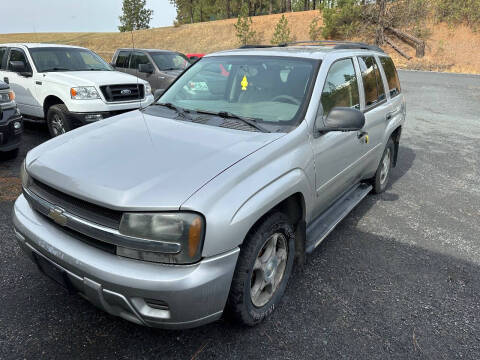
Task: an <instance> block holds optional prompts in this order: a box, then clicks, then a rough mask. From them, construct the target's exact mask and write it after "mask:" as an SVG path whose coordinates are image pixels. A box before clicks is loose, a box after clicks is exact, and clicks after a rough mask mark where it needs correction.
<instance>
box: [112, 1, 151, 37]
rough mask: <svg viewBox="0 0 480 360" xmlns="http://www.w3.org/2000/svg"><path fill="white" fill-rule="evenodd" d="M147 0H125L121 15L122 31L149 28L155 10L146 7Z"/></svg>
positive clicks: (119, 28)
mask: <svg viewBox="0 0 480 360" xmlns="http://www.w3.org/2000/svg"><path fill="white" fill-rule="evenodd" d="M145 5H146V0H123V6H122V12H123V15H122V16H120V24H121V25H120V26H119V27H118V30H120V32H125V31H132V30H140V29H148V28H149V27H150V25H149V24H150V20H151V19H152V15H153V10H151V9H146V8H145Z"/></svg>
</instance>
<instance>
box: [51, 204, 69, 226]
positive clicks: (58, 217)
mask: <svg viewBox="0 0 480 360" xmlns="http://www.w3.org/2000/svg"><path fill="white" fill-rule="evenodd" d="M48 217H49V218H50V219H52V220H53V221H55V222H56V223H57V224H58V225H61V226H65V225H67V217H66V216H65V215H64V214H63V210H62V209H60V208H53V209H50V212H49V213H48Z"/></svg>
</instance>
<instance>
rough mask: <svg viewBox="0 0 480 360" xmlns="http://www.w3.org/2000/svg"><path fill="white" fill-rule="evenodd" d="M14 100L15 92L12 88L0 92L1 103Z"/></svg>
mask: <svg viewBox="0 0 480 360" xmlns="http://www.w3.org/2000/svg"><path fill="white" fill-rule="evenodd" d="M13 100H15V93H14V92H13V90H9V91H8V92H2V93H0V102H1V103H9V102H11V101H13Z"/></svg>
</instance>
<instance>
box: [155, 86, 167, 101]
mask: <svg viewBox="0 0 480 360" xmlns="http://www.w3.org/2000/svg"><path fill="white" fill-rule="evenodd" d="M164 92H165V89H157V90H155V91H154V92H153V102H157V100H158V99H160V97H161V96H162V95H163V93H164Z"/></svg>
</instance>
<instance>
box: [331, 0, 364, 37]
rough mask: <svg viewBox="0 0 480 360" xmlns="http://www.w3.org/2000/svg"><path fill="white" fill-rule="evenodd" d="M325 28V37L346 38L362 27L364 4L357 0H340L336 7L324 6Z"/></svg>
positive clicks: (356, 32)
mask: <svg viewBox="0 0 480 360" xmlns="http://www.w3.org/2000/svg"><path fill="white" fill-rule="evenodd" d="M322 12H323V25H324V27H323V30H322V34H323V36H324V37H325V38H327V39H328V38H330V39H331V38H341V39H346V38H350V37H352V36H354V35H356V34H358V32H359V29H361V28H362V6H361V5H359V4H358V2H357V1H356V0H338V1H337V6H336V7H331V8H330V7H327V6H324V7H323V9H322Z"/></svg>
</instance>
